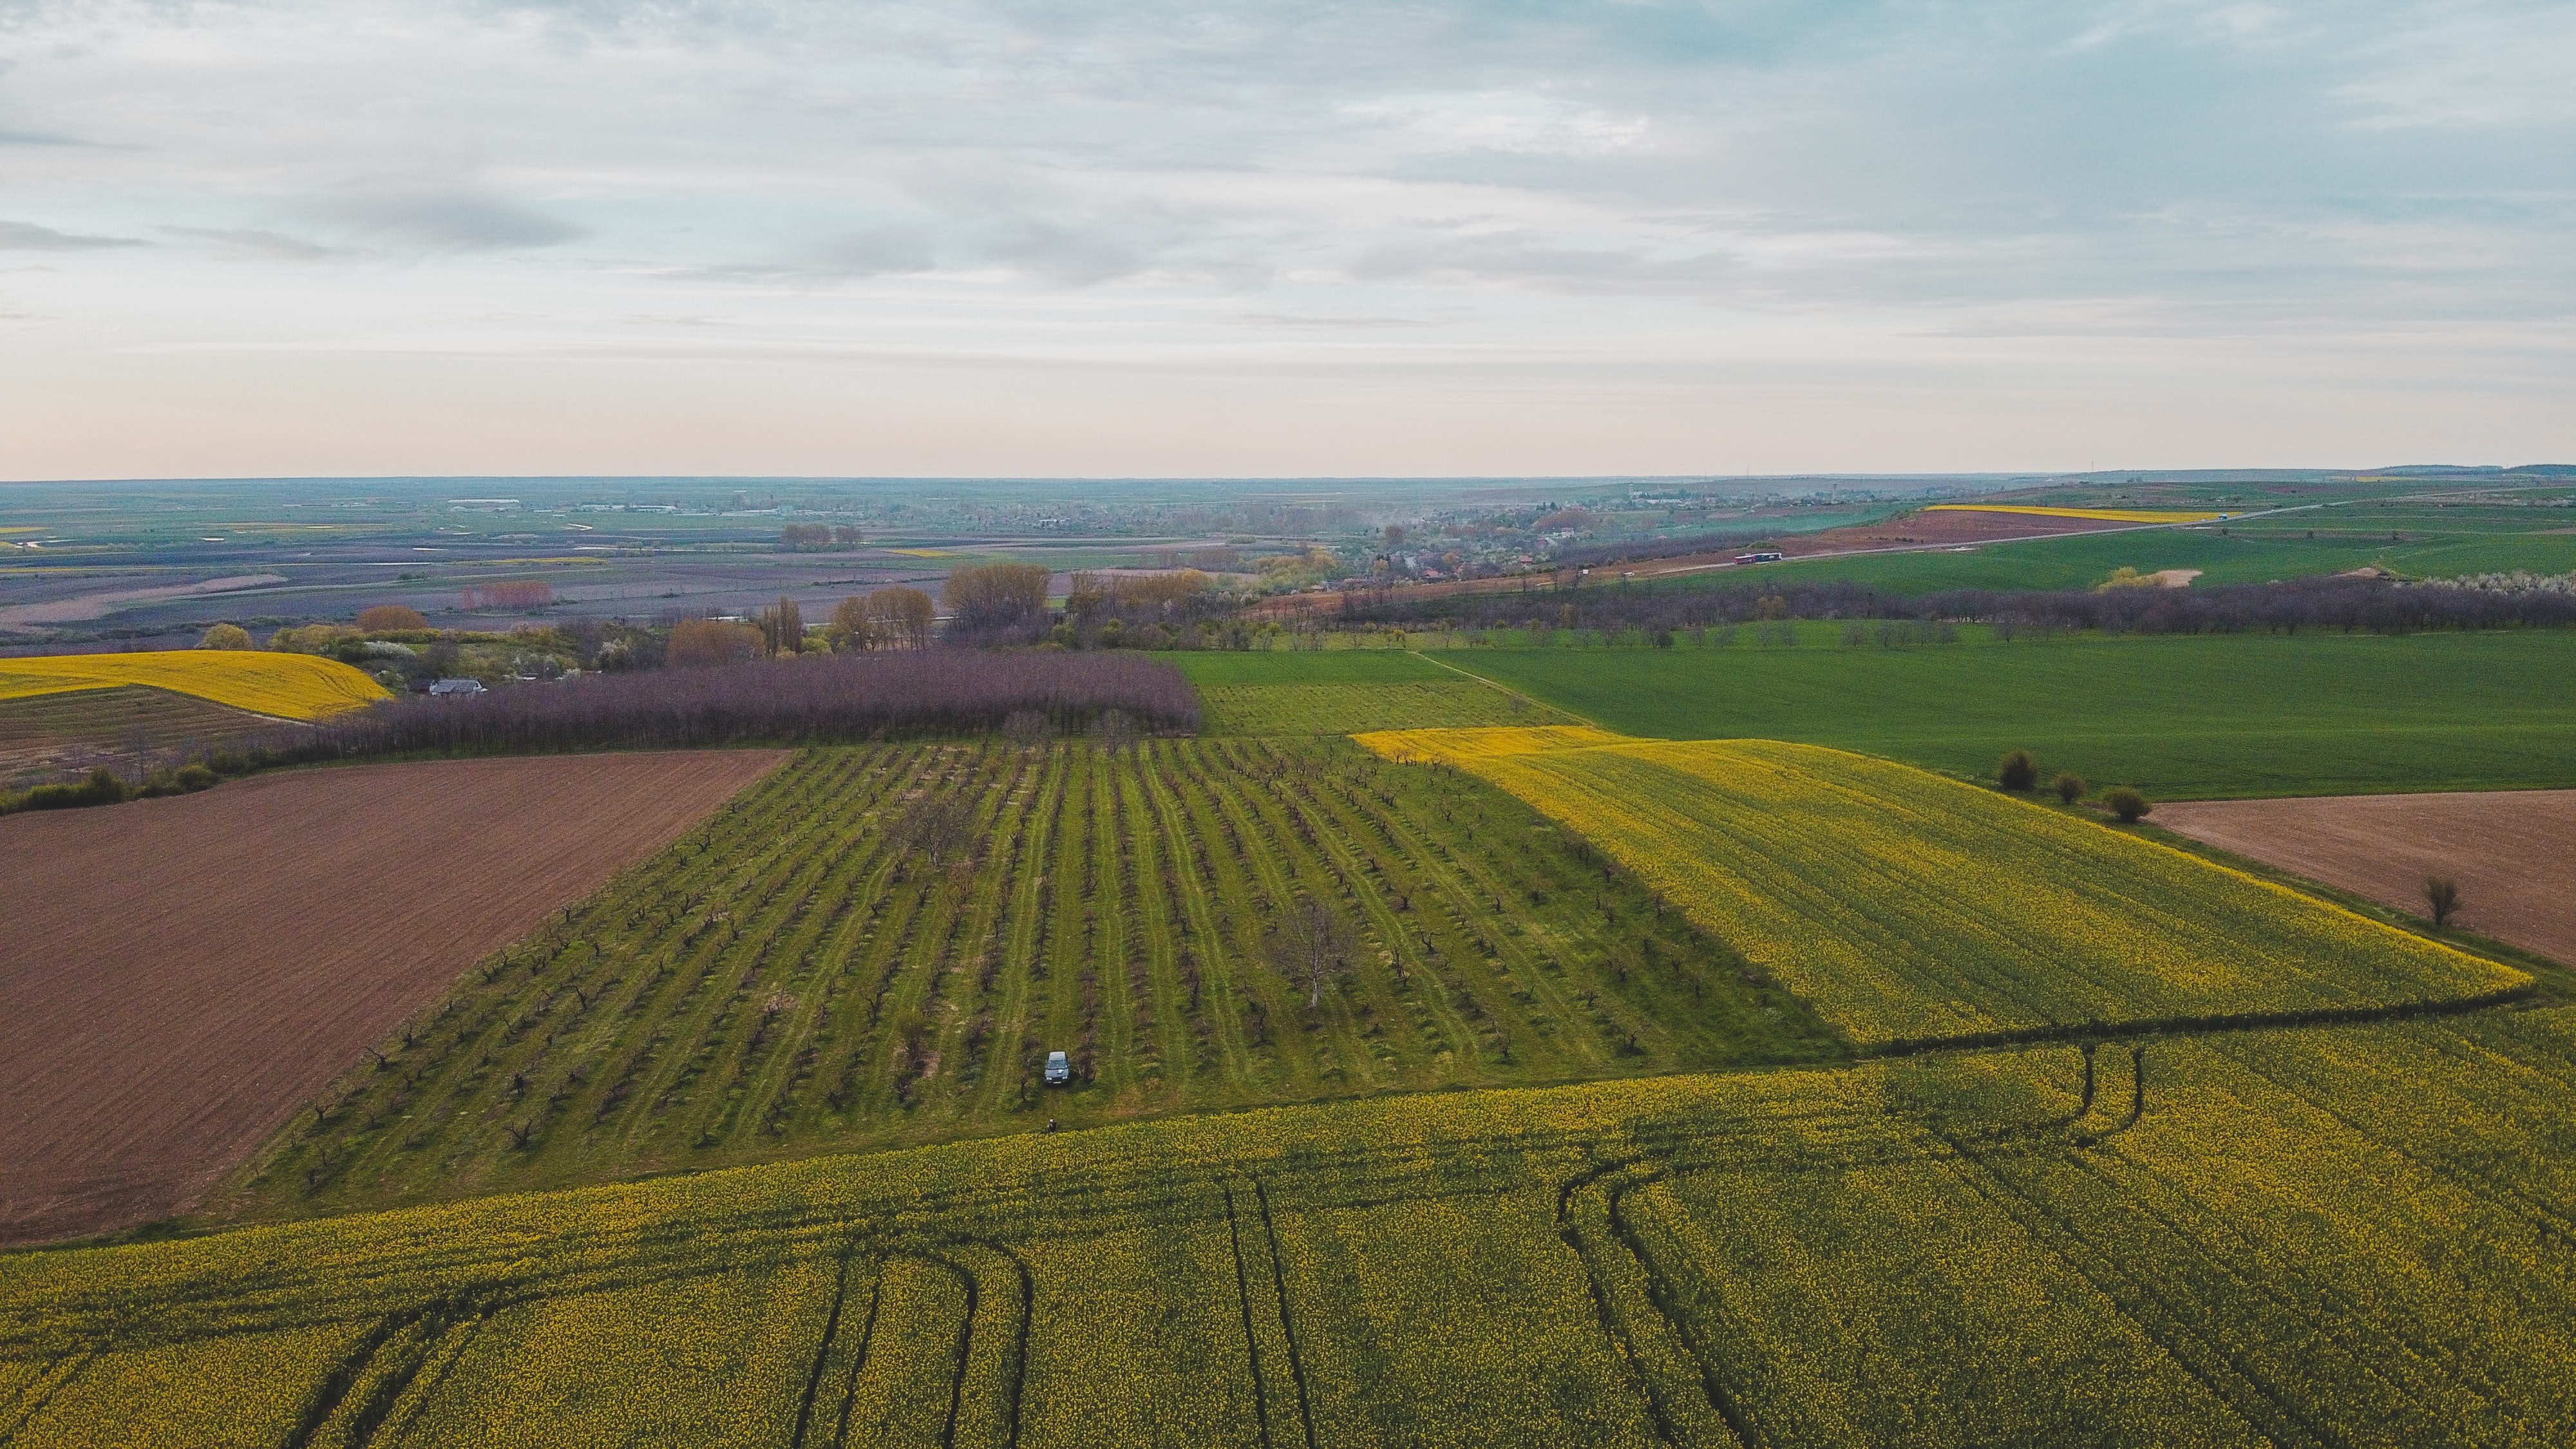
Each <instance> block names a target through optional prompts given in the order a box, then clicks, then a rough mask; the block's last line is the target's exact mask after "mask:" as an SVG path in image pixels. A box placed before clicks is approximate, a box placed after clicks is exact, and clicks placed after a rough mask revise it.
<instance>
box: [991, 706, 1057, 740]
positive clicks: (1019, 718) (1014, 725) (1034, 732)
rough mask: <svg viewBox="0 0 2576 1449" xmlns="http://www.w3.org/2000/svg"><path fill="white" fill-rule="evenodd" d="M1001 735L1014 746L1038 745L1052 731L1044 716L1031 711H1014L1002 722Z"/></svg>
mask: <svg viewBox="0 0 2576 1449" xmlns="http://www.w3.org/2000/svg"><path fill="white" fill-rule="evenodd" d="M1002 733H1003V734H1004V735H1006V736H1008V737H1009V739H1010V741H1011V743H1012V744H1015V745H1040V744H1044V743H1046V737H1047V736H1048V735H1049V734H1051V733H1053V731H1052V730H1051V729H1050V728H1049V727H1048V725H1047V717H1046V716H1045V715H1043V714H1040V713H1038V712H1037V711H1036V710H1033V709H1015V710H1013V711H1011V717H1010V718H1008V719H1006V720H1004V721H1002Z"/></svg>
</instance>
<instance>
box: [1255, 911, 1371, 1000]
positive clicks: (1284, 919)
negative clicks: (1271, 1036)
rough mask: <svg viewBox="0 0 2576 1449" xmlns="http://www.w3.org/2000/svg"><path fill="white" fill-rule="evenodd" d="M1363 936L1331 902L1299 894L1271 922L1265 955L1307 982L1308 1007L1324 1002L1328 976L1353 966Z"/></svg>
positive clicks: (1272, 963)
mask: <svg viewBox="0 0 2576 1449" xmlns="http://www.w3.org/2000/svg"><path fill="white" fill-rule="evenodd" d="M1358 948H1359V938H1358V936H1357V935H1356V934H1354V933H1353V932H1352V930H1351V923H1350V922H1349V921H1347V920H1345V919H1343V917H1342V913H1341V912H1340V911H1338V910H1335V909H1334V908H1333V906H1332V904H1331V903H1330V902H1327V901H1322V900H1318V899H1316V898H1315V897H1313V896H1299V897H1298V898H1297V899H1296V900H1295V901H1293V902H1291V903H1290V904H1289V906H1288V908H1287V909H1286V910H1284V911H1281V912H1280V913H1279V916H1278V918H1277V919H1276V920H1274V921H1272V922H1271V923H1270V936H1269V939H1268V940H1266V941H1264V942H1262V948H1261V949H1262V955H1263V957H1264V958H1266V959H1267V960H1268V961H1269V963H1270V969H1272V970H1274V971H1276V972H1278V973H1279V974H1280V975H1282V976H1285V977H1287V978H1288V979H1289V980H1291V981H1296V980H1303V981H1304V982H1305V983H1306V1009H1307V1010H1308V1011H1310V1012H1311V1011H1320V1010H1322V1009H1323V1005H1324V979H1325V978H1326V977H1328V976H1333V975H1337V974H1339V973H1341V972H1344V971H1348V970H1350V969H1351V955H1352V953H1353V952H1354V951H1356V950H1357V949H1358Z"/></svg>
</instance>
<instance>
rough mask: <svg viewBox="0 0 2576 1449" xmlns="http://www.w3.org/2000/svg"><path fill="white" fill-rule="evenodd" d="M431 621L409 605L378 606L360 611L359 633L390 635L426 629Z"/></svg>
mask: <svg viewBox="0 0 2576 1449" xmlns="http://www.w3.org/2000/svg"><path fill="white" fill-rule="evenodd" d="M428 627H429V621H428V620H427V619H424V618H422V617H421V613H420V610H418V609H415V608H412V607H411V606H409V605H407V604H378V605H376V606H375V607H374V608H372V609H360V610H359V611H358V631H359V632H360V633H362V634H390V633H395V632H398V631H402V630H409V629H426V628H428Z"/></svg>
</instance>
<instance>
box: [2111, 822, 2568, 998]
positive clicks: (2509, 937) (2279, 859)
mask: <svg viewBox="0 0 2576 1449" xmlns="http://www.w3.org/2000/svg"><path fill="white" fill-rule="evenodd" d="M2149 818H2150V819H2152V820H2153V821H2154V822H2155V823H2156V824H2158V825H2161V826H2164V827H2165V828H2166V829H2168V830H2174V831H2179V832H2180V833H2182V834H2184V835H2188V836H2190V837H2192V838H2193V839H2194V840H2199V841H2204V842H2206V843H2208V844H2210V845H2214V846H2217V847H2218V848H2219V849H2221V850H2229V851H2234V852H2235V853H2236V854H2238V855H2243V856H2250V857H2252V858H2253V859H2255V860H2259V861H2263V862H2264V863H2266V864H2269V865H2276V866H2279V867H2280V868H2281V869H2283V870H2289V871H2296V872H2298V873H2299V874H2300V875H2304V876H2307V877H2309V878H2310V879H2312V880H2321V881H2324V882H2326V883H2327V884H2328V885H2335V886H2341V887H2342V888H2344V889H2345V890H2348V891H2351V892H2353V893H2354V894H2356V895H2364V896H2368V897H2370V898H2371V899H2372V900H2375V901H2378V902H2381V903H2382V904H2385V905H2390V906H2395V907H2396V908H2398V909H2399V910H2403V911H2412V912H2414V913H2415V914H2416V915H2419V916H2420V915H2423V914H2425V913H2426V906H2425V904H2424V878H2425V877H2426V876H2429V875H2446V876H2449V877H2450V878H2451V879H2453V880H2454V881H2457V882H2458V883H2459V886H2460V911H2459V914H2458V915H2456V916H2454V917H2452V920H2453V921H2454V922H2455V923H2456V924H2458V925H2461V926H2465V927H2467V928H2468V929H2470V930H2472V931H2476V932H2479V933H2480V934H2482V935H2487V936H2493V937H2494V938H2496V939H2497V940H2499V941H2508V942H2511V943H2512V944H2514V945H2516V946H2520V947H2522V948H2523V949H2524V950H2527V951H2537V952H2539V953H2540V954H2541V955H2543V956H2547V957H2549V958H2550V959H2552V960H2554V961H2563V962H2567V963H2570V964H2576V790H2498V791H2477V792H2464V793H2460V794H2439V795H2341V796H2326V797H2321V798H2314V799H2301V800H2196V801H2178V802H2175V803H2172V804H2166V805H2158V806H2157V807H2156V810H2155V814H2154V815H2153V816H2151V817H2149Z"/></svg>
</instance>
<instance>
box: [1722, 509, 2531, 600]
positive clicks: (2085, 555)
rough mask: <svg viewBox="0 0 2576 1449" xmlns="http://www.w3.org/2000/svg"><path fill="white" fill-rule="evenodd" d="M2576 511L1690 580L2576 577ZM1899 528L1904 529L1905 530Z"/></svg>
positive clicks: (1970, 582) (2359, 513)
mask: <svg viewBox="0 0 2576 1449" xmlns="http://www.w3.org/2000/svg"><path fill="white" fill-rule="evenodd" d="M2571 515H2576V510H2571V509H2568V508H2537V507H2512V506H2478V505H2458V504H2453V505H2436V504H2432V503H2424V502H2405V501H2386V502H2381V501H2367V502H2356V503H2348V504H2340V505H2337V506H2335V507H2331V508H2322V509H2315V510H2308V511H2301V512H2295V513H2282V514H2274V515H2271V516H2269V517H2261V518H2253V519H2247V520H2244V521H2241V522H2230V523H2223V524H2216V523H2214V524H2207V525H2203V526H2197V527H2191V528H2147V529H2124V530H2120V531H2117V532H2107V533H2092V534H2077V535H2073V536H2071V537H2064V538H2037V539H2030V540H2027V541H2023V542H2018V543H2001V544H1984V545H1980V546H1977V547H1974V548H1957V549H1931V550H1924V551H1919V552H1904V553H1860V554H1849V555H1844V556H1841V557H1834V558H1816V559H1803V560H1802V559H1790V560H1786V561H1783V562H1781V563H1776V564H1764V565H1762V566H1761V567H1760V568H1758V569H1718V570H1713V571H1711V572H1709V573H1705V574H1699V575H1693V576H1690V578H1691V581H1693V582H1696V583H1700V584H1709V585H1724V586H1728V587H1745V586H1753V585H1759V584H1761V583H1762V582H1763V581H1765V580H1782V581H1793V580H1795V581H1822V580H1829V579H1830V580H1844V581H1849V582H1852V583H1861V584H1870V585H1873V586H1875V587H1878V588H1882V589H1887V590H1890V591H1892V592H1896V593H1903V594H1924V593H1932V592H1934V591H1936V590H1941V589H1995V590H2012V589H2085V588H2091V587H2093V586H2094V585H2096V584H2099V583H2101V582H2103V581H2104V580H2105V579H2108V578H2109V577H2110V576H2111V575H2112V573H2113V572H2114V571H2116V570H2118V569H2121V568H2132V569H2136V570H2137V571H2138V572H2140V573H2156V572H2159V571H2162V570H2165V569H2198V570H2200V572H2201V577H2200V578H2198V579H2197V580H2195V581H2194V586H2195V587H2205V586H2207V585H2211V584H2259V583H2264V582H2267V581H2269V580H2273V579H2292V578H2305V577H2310V576H2313V575H2317V574H2336V573H2344V572H2348V571H2350V570H2353V569H2360V568H2379V569H2386V570H2388V571H2390V572H2392V573H2396V574H2400V575H2403V576H2405V577H2408V578H2459V577H2463V576H2466V575H2471V574H2489V573H2512V572H2516V571H2522V572H2528V573H2536V574H2564V573H2570V572H2576V517H2572V516H2571ZM1900 531H1901V530H1900Z"/></svg>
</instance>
